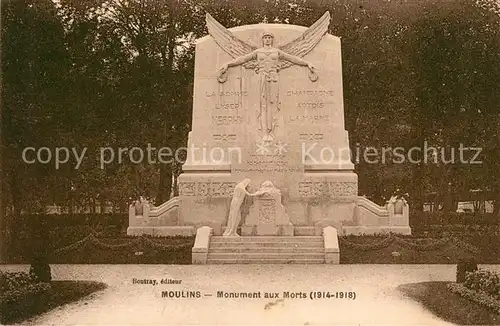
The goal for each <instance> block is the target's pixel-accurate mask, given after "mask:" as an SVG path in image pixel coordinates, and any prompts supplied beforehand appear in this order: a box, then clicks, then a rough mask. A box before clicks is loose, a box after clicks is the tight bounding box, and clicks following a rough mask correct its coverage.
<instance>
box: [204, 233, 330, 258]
mask: <svg viewBox="0 0 500 326" xmlns="http://www.w3.org/2000/svg"><path fill="white" fill-rule="evenodd" d="M324 263H325V248H324V240H323V237H322V236H242V237H239V238H228V237H220V236H212V237H211V239H210V244H209V247H208V257H207V264H324Z"/></svg>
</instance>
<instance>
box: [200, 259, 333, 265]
mask: <svg viewBox="0 0 500 326" xmlns="http://www.w3.org/2000/svg"><path fill="white" fill-rule="evenodd" d="M324 263H325V259H324V258H322V259H308V258H298V259H283V258H271V259H266V258H254V259H208V260H207V264H324Z"/></svg>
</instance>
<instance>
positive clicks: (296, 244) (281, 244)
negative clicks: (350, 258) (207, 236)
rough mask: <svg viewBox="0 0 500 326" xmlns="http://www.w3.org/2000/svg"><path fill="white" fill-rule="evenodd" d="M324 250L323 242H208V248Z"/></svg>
mask: <svg viewBox="0 0 500 326" xmlns="http://www.w3.org/2000/svg"><path fill="white" fill-rule="evenodd" d="M228 247H232V248H324V243H323V241H321V242H320V241H317V242H311V241H306V242H270V241H264V242H257V241H254V242H217V241H216V242H210V245H209V248H228Z"/></svg>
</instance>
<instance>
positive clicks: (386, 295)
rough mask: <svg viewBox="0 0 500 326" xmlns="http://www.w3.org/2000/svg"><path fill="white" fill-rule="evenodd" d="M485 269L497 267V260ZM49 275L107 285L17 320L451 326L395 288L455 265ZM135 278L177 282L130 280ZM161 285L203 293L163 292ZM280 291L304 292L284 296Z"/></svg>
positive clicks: (124, 269)
mask: <svg viewBox="0 0 500 326" xmlns="http://www.w3.org/2000/svg"><path fill="white" fill-rule="evenodd" d="M484 267H487V268H489V269H494V270H497V271H500V265H494V266H484ZM0 268H1V269H3V270H28V266H21V265H15V266H0ZM52 273H53V278H54V279H56V280H68V279H73V280H95V281H101V282H105V283H107V284H108V286H109V287H108V288H107V289H106V290H104V291H101V292H98V293H95V294H92V295H90V296H89V297H87V298H85V299H83V300H81V301H79V302H76V303H73V304H68V305H65V306H63V307H59V308H57V309H55V310H53V311H50V312H48V313H46V314H43V315H41V316H38V317H36V318H33V319H31V320H29V321H27V322H23V325H26V324H30V325H76V324H78V325H138V324H142V325H160V324H161V325H166V324H169V325H359V324H361V325H450V324H449V323H445V322H444V321H442V320H440V319H438V318H437V317H435V316H433V315H432V314H431V313H429V312H428V311H426V310H425V309H424V308H422V307H421V306H420V305H419V304H418V303H415V302H413V301H411V300H409V299H407V298H405V297H404V296H403V295H402V294H401V293H399V292H398V291H397V290H396V287H397V286H398V285H400V284H405V283H414V282H422V281H452V280H454V278H455V265H309V266H307V265H205V266H200V265H52ZM134 278H135V279H152V280H157V282H160V281H161V280H162V279H173V280H181V281H182V283H181V284H157V285H151V284H133V279H134ZM162 291H174V292H173V293H176V292H175V291H177V293H184V294H185V295H186V293H187V292H188V291H199V292H200V295H201V297H200V298H162ZM217 291H226V292H262V294H261V295H262V296H263V295H264V292H270V293H274V292H277V293H279V299H278V300H277V299H275V298H263V297H262V298H260V299H258V298H255V299H241V298H239V299H236V298H217ZM284 291H289V292H301V293H302V292H303V293H305V295H306V296H307V297H308V298H307V299H300V298H297V299H284V300H283V292H284ZM311 291H329V292H330V293H335V292H343V291H354V292H356V298H355V300H347V299H333V298H330V299H320V300H311V299H309V295H310V292H311ZM206 295H207V296H206ZM208 295H212V296H208Z"/></svg>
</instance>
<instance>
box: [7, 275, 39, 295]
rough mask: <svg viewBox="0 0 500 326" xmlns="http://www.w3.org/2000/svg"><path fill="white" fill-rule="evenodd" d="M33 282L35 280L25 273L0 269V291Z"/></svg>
mask: <svg viewBox="0 0 500 326" xmlns="http://www.w3.org/2000/svg"><path fill="white" fill-rule="evenodd" d="M33 283H35V280H33V278H32V277H31V276H30V275H28V274H26V273H23V272H13V273H12V272H2V271H0V293H4V292H8V291H11V290H14V289H18V288H22V287H25V286H28V285H30V284H33Z"/></svg>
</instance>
